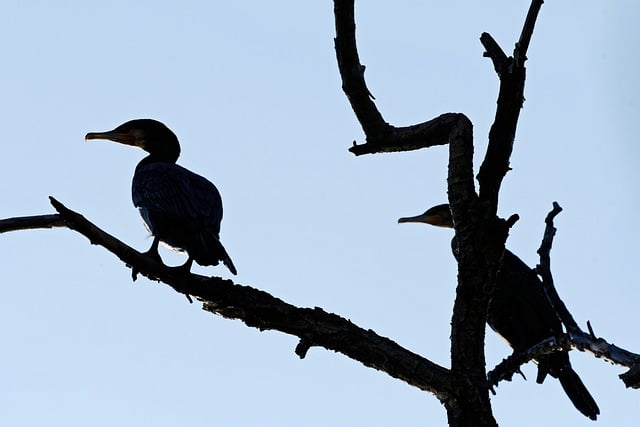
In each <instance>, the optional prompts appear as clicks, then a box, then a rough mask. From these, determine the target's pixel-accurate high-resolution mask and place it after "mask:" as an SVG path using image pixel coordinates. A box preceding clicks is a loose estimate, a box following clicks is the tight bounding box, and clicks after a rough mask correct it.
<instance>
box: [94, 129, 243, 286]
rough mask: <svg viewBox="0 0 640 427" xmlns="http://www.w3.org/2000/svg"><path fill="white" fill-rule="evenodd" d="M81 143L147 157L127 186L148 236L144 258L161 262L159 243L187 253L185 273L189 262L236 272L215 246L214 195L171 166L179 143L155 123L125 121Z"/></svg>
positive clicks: (218, 214) (218, 205) (218, 211)
mask: <svg viewBox="0 0 640 427" xmlns="http://www.w3.org/2000/svg"><path fill="white" fill-rule="evenodd" d="M85 139H86V140H91V139H106V140H110V141H115V142H119V143H121V144H125V145H131V146H134V147H139V148H142V149H143V150H145V151H146V152H148V153H149V155H148V156H147V157H145V158H144V159H142V161H140V163H138V165H137V166H136V170H135V173H134V175H133V182H132V185H131V195H132V198H133V204H134V206H135V207H137V208H138V209H139V211H140V215H141V216H142V219H143V220H144V222H145V224H146V226H147V228H148V229H149V232H150V233H151V234H152V235H153V243H152V244H151V248H150V249H149V250H148V251H147V254H148V255H150V256H152V257H154V258H156V259H158V260H160V261H161V259H160V255H159V254H158V243H159V242H163V243H166V244H167V245H169V246H170V247H172V248H174V249H176V250H179V251H186V252H187V254H188V259H187V262H186V263H185V264H184V265H183V266H182V267H180V268H183V269H185V270H186V271H189V270H190V269H191V265H192V263H193V261H195V262H197V263H198V264H200V265H218V264H219V263H220V261H222V263H223V264H224V265H226V266H227V268H228V269H229V271H231V273H233V274H237V271H236V268H235V266H234V265H233V261H231V258H230V257H229V255H228V254H227V251H226V250H225V248H224V246H222V243H220V237H219V234H220V222H221V221H222V198H221V197H220V193H219V192H218V189H217V188H216V187H215V185H213V184H212V183H211V182H210V181H209V180H207V179H206V178H204V177H202V176H200V175H197V174H195V173H193V172H191V171H189V170H187V169H185V168H183V167H182V166H179V165H177V164H176V160H178V156H179V155H180V144H179V143H178V138H177V137H176V135H175V134H174V133H173V132H172V131H171V130H170V129H169V128H168V127H166V126H165V125H164V124H163V123H160V122H159V121H157V120H151V119H138V120H131V121H128V122H126V123H123V124H121V125H120V126H118V127H117V128H115V129H113V130H110V131H108V132H90V133H88V134H87V135H86V137H85Z"/></svg>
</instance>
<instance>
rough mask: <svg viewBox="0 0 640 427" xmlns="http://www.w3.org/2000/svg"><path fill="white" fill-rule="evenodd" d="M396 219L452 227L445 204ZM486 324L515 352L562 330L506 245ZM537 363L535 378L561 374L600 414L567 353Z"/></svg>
mask: <svg viewBox="0 0 640 427" xmlns="http://www.w3.org/2000/svg"><path fill="white" fill-rule="evenodd" d="M398 222H399V223H402V222H419V223H425V224H431V225H435V226H438V227H447V228H453V219H452V217H451V211H450V209H449V205H447V204H443V205H438V206H434V207H433V208H431V209H429V210H427V211H426V212H425V213H423V214H422V215H418V216H414V217H408V218H400V219H399V220H398ZM454 255H455V251H454ZM487 323H488V324H489V326H491V328H492V329H493V330H494V331H495V332H497V333H498V334H499V335H500V336H502V337H503V338H504V339H505V340H506V341H507V342H508V343H509V345H510V346H511V347H512V348H513V349H514V350H515V351H525V350H527V349H528V348H530V347H532V346H534V345H535V344H537V343H539V342H541V341H543V340H545V339H547V338H550V337H553V336H558V335H560V334H562V333H563V330H562V323H561V322H560V319H559V318H558V316H557V315H556V313H555V311H554V309H553V307H552V305H551V302H550V301H549V299H548V298H547V295H546V293H545V292H544V289H543V288H542V282H541V281H540V279H539V278H538V276H537V275H536V273H535V272H534V271H533V270H532V269H530V268H529V267H528V266H527V265H526V264H525V263H524V262H522V261H521V260H520V258H518V257H517V256H515V255H514V254H513V253H512V252H510V251H508V250H506V249H505V251H504V255H503V258H502V266H501V268H500V270H499V271H498V275H497V277H496V283H495V287H494V290H493V294H492V295H491V298H490V301H489V307H488V311H487ZM536 362H537V363H538V377H537V379H536V382H538V383H542V382H543V381H544V379H545V377H546V375H547V374H550V375H551V376H552V377H554V378H557V379H558V380H559V381H560V384H561V385H562V388H563V389H564V391H565V393H566V394H567V396H568V397H569V399H571V402H572V403H573V405H574V406H575V407H576V408H577V409H578V410H579V411H580V412H581V413H582V414H584V415H585V416H587V417H589V418H590V419H592V420H595V419H596V418H597V416H598V414H599V413H600V409H599V408H598V405H597V404H596V402H595V400H594V399H593V397H592V396H591V394H590V393H589V391H588V390H587V388H586V387H585V385H584V384H583V383H582V380H581V379H580V377H579V376H578V374H577V373H576V372H575V371H574V370H573V368H572V367H571V362H570V361H569V353H568V352H567V351H563V352H556V353H551V354H548V355H544V356H539V357H538V358H537V360H536Z"/></svg>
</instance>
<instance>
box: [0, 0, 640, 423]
mask: <svg viewBox="0 0 640 427" xmlns="http://www.w3.org/2000/svg"><path fill="white" fill-rule="evenodd" d="M541 6H542V1H541V0H533V1H532V3H531V6H530V9H529V12H528V14H527V18H526V20H525V23H524V26H523V29H522V33H521V35H520V38H519V40H518V42H517V43H516V45H515V49H514V51H513V54H512V55H511V56H508V55H507V54H506V53H505V52H504V51H503V49H502V48H501V47H500V46H499V45H498V44H497V43H496V42H495V40H494V39H493V38H492V37H491V36H490V35H489V34H488V33H484V34H482V36H481V38H480V41H481V43H482V45H483V46H484V48H485V50H486V52H485V56H487V57H488V58H490V59H491V61H492V63H493V66H494V68H495V71H496V73H497V75H498V77H499V79H500V90H499V94H498V104H497V110H496V115H495V120H494V123H493V125H492V127H491V131H490V134H489V145H488V148H487V152H486V154H485V157H484V161H483V163H482V165H481V166H480V169H479V173H478V175H477V180H478V186H479V190H478V191H476V189H475V184H474V172H473V164H472V157H473V133H472V124H471V122H470V121H469V119H468V118H467V117H466V116H465V115H464V114H461V113H446V114H443V115H441V116H439V117H436V118H434V119H432V120H429V121H426V122H423V123H420V124H416V125H412V126H407V127H395V126H393V125H391V124H389V123H387V122H386V121H385V120H384V118H383V116H382V114H381V113H380V112H379V110H378V109H377V107H376V105H375V103H374V102H373V99H372V96H371V94H370V93H369V90H368V89H367V86H366V83H365V79H364V69H365V67H364V66H363V65H362V64H361V63H360V60H359V57H358V52H357V47H356V33H355V19H354V1H353V0H334V13H335V24H336V38H335V48H336V54H337V59H338V67H339V70H340V75H341V77H342V87H343V90H344V92H345V94H346V95H347V98H348V99H349V102H350V103H351V106H352V107H353V111H354V113H355V115H356V117H357V119H358V121H359V122H360V124H361V125H362V128H363V130H364V133H365V135H366V142H365V143H363V144H355V143H354V145H353V146H352V147H351V148H350V151H351V152H352V153H354V154H355V155H358V156H359V155H364V154H372V153H383V152H397V151H409V150H416V149H421V148H428V147H431V146H435V145H444V144H448V145H449V165H448V194H449V204H450V206H451V211H452V215H453V219H454V223H455V231H456V236H457V237H456V238H457V242H458V244H459V248H458V250H459V251H460V254H461V256H460V257H459V259H460V261H459V265H458V285H457V288H456V300H455V305H454V310H453V315H452V322H451V328H452V329H451V366H450V367H445V366H440V365H438V364H436V363H434V362H432V361H430V360H429V359H428V358H426V357H424V356H421V355H418V354H415V353H413V352H411V351H409V350H407V349H405V348H403V347H402V346H400V345H399V344H397V343H395V342H394V341H392V340H391V339H389V338H386V337H382V336H380V335H378V334H376V333H375V332H374V331H372V330H370V329H365V328H362V327H359V326H357V325H355V324H353V323H352V322H350V321H349V320H347V319H345V318H343V317H341V316H339V315H336V314H332V313H327V312H326V311H324V310H323V309H321V308H319V307H315V308H301V307H295V306H293V305H291V304H288V303H287V302H285V301H282V300H281V299H278V298H276V297H274V296H272V295H270V294H268V293H266V292H264V291H261V290H259V289H256V288H253V287H250V286H244V285H240V284H236V283H234V282H233V281H231V280H225V279H222V278H219V277H204V276H200V275H196V274H190V273H185V272H180V271H176V270H175V269H171V268H169V267H166V266H164V265H163V264H162V263H159V262H158V261H156V260H155V259H153V258H150V257H147V256H145V255H143V254H141V253H140V252H138V251H136V250H135V249H133V248H131V247H129V246H127V245H126V244H124V243H123V242H121V241H120V240H118V239H116V238H115V237H113V236H111V235H109V234H107V233H106V232H104V231H102V230H101V229H100V228H98V227H97V226H96V225H94V224H92V223H91V222H90V221H88V220H87V219H86V218H84V217H83V216H82V215H80V214H78V213H76V212H74V211H72V210H70V209H68V208H67V207H65V206H64V205H63V204H62V203H60V202H58V201H57V200H55V199H54V198H53V197H52V198H51V203H52V205H53V207H54V208H55V210H56V211H57V213H55V214H48V215H39V216H32V217H20V218H8V219H4V220H0V233H2V232H7V231H14V230H25V229H32V228H51V227H66V228H69V229H71V230H74V231H76V232H78V233H81V234H83V235H84V236H86V237H87V238H88V239H89V241H90V242H91V243H92V244H97V245H101V246H103V247H104V248H106V249H107V250H108V251H110V252H112V253H113V254H114V255H116V256H117V257H118V258H120V259H121V260H122V261H123V262H124V263H125V264H126V265H127V266H128V267H130V268H132V270H133V271H136V272H139V273H140V274H142V275H144V276H146V277H148V278H150V279H152V280H157V281H159V282H162V283H165V284H167V285H169V286H171V287H172V288H173V289H175V290H176V291H177V292H180V293H183V294H185V295H187V296H193V297H195V298H196V299H197V300H198V301H200V302H202V307H203V309H204V310H206V311H209V312H211V313H214V314H218V315H220V316H222V317H225V318H229V319H238V320H241V321H243V322H244V323H245V324H246V325H247V326H251V327H255V328H258V329H260V330H278V331H281V332H284V333H286V334H291V335H294V336H297V337H299V343H298V345H297V347H296V348H295V352H296V354H297V355H298V356H299V357H300V358H304V357H305V355H306V354H307V352H308V351H309V349H310V348H311V347H324V348H326V349H330V350H334V351H337V352H340V353H342V354H344V355H345V356H347V357H350V358H352V359H354V360H357V361H359V362H361V363H362V364H363V365H365V366H368V367H371V368H375V369H377V370H380V371H382V372H385V373H387V374H388V375H390V376H392V377H394V378H398V379H400V380H402V381H404V382H406V383H407V384H410V385H412V386H414V387H417V388H419V389H421V390H424V391H427V392H430V393H431V394H433V395H434V396H435V397H436V398H437V399H439V400H440V401H441V402H442V403H443V404H444V406H445V408H446V410H447V413H448V419H449V425H451V426H496V425H497V422H496V420H495V419H494V417H493V414H492V410H491V404H490V399H489V391H490V389H491V386H492V385H494V384H497V383H498V382H499V381H501V380H504V379H509V378H510V377H511V376H512V375H513V373H514V372H517V371H518V370H519V367H520V366H521V365H522V364H523V363H526V362H528V361H529V360H532V359H534V358H536V356H539V355H541V354H544V353H549V352H554V351H566V350H569V349H577V350H581V351H589V352H591V353H593V354H594V355H595V356H596V357H600V358H603V359H605V360H608V361H610V362H613V363H617V364H619V365H622V366H626V367H628V368H630V369H629V371H628V372H627V373H625V374H623V375H621V376H620V377H621V379H622V380H623V381H624V383H625V385H626V386H627V387H634V388H638V387H640V375H639V372H640V363H639V361H640V356H639V355H636V354H633V353H630V352H627V351H625V350H622V349H620V348H618V347H615V346H613V345H610V344H608V343H607V342H606V341H605V340H604V339H602V338H598V337H596V336H595V334H594V333H593V331H592V330H591V329H590V331H589V333H585V332H583V331H582V330H581V329H580V328H579V327H578V325H577V323H576V322H575V321H574V320H573V319H572V318H571V315H570V314H569V312H568V310H566V308H565V306H564V304H563V303H562V301H561V300H560V299H559V297H558V296H557V293H556V292H555V289H554V288H553V279H552V276H551V271H550V268H549V251H550V249H551V241H552V238H553V233H554V230H555V229H554V228H553V216H555V215H556V214H557V213H558V211H559V207H557V206H555V205H554V210H553V211H552V212H551V213H550V215H549V217H548V218H547V230H546V232H545V236H544V238H543V243H542V246H541V248H540V251H539V253H540V257H541V262H540V266H539V269H538V271H539V274H540V276H541V277H542V278H543V281H544V284H545V287H546V290H547V292H548V294H549V296H550V298H551V300H552V301H553V306H554V307H555V308H556V310H557V312H558V315H559V316H560V318H561V319H562V321H563V323H564V325H565V327H566V330H567V333H566V334H564V335H563V336H560V337H554V338H550V339H548V340H545V341H543V342H541V343H539V344H538V345H536V346H534V347H532V348H531V349H529V350H528V351H526V352H520V353H517V354H513V355H512V356H510V357H509V358H507V359H505V360H504V361H503V362H502V363H500V364H499V365H498V366H497V367H495V368H494V369H493V370H491V371H490V372H489V374H487V369H486V363H485V353H484V336H485V325H486V320H487V305H488V302H489V298H490V295H491V291H492V288H493V284H494V280H495V277H496V274H497V272H498V270H499V268H500V259H501V256H502V253H503V251H504V245H505V241H506V239H507V235H508V232H509V229H510V227H512V226H513V225H514V224H515V222H516V221H517V219H518V218H517V215H513V216H511V217H510V218H509V219H506V220H505V219H501V218H498V217H497V215H496V213H497V204H498V194H499V191H500V186H501V183H502V180H503V178H504V177H505V175H506V173H507V171H508V170H509V158H510V155H511V152H512V150H513V143H514V138H515V132H516V126H517V122H518V116H519V113H520V109H521V107H522V103H523V99H524V84H525V61H526V59H527V57H526V54H527V49H528V46H529V42H530V40H531V37H532V34H533V29H534V25H535V21H536V18H537V15H538V12H539V10H540V8H541Z"/></svg>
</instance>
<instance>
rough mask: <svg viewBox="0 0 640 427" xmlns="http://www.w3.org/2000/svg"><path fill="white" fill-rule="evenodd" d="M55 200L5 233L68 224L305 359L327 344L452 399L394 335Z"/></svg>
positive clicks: (2, 226)
mask: <svg viewBox="0 0 640 427" xmlns="http://www.w3.org/2000/svg"><path fill="white" fill-rule="evenodd" d="M50 199H51V204H52V205H53V206H54V208H55V209H56V210H57V211H58V214H54V215H41V216H32V217H23V218H9V219H5V220H0V232H3V231H15V230H21V229H33V228H51V227H67V228H69V229H71V230H74V231H77V232H78V233H80V234H82V235H84V236H85V237H87V238H88V239H89V241H90V242H91V244H94V245H100V246H102V247H104V248H105V249H107V250H108V251H109V252H111V253H113V254H114V255H116V256H117V257H118V258H120V260H122V261H123V262H124V263H125V264H126V265H127V266H129V267H131V268H132V270H134V271H138V272H139V273H140V274H142V275H144V276H146V277H148V278H150V279H152V280H158V281H161V282H163V283H166V284H167V285H169V286H171V287H172V288H173V289H174V290H175V291H176V292H179V293H182V294H185V295H192V296H194V297H196V298H197V299H198V300H199V301H201V302H202V303H203V309H204V310H206V311H209V312H211V313H214V314H218V315H220V316H222V317H225V318H228V319H238V320H242V321H243V322H244V323H245V324H246V325H247V326H251V327H254V328H258V329H260V330H261V331H264V330H277V331H281V332H284V333H286V334H290V335H294V336H297V337H299V338H300V339H301V344H299V345H298V347H297V348H296V353H297V354H298V355H299V356H300V357H304V355H305V354H306V352H307V350H308V349H309V348H310V347H312V346H319V347H324V348H326V349H328V350H333V351H336V352H339V353H342V354H344V355H346V356H348V357H350V358H352V359H354V360H357V361H359V362H360V363H362V364H363V365H365V366H368V367H370V368H374V369H377V370H379V371H382V372H385V373H387V374H388V375H390V376H392V377H394V378H398V379H400V380H402V381H405V382H407V383H408V384H410V385H412V386H414V387H417V388H419V389H421V390H424V391H428V392H431V393H433V394H434V395H435V396H437V397H438V399H440V400H441V401H442V402H448V401H449V400H451V396H452V394H451V389H452V384H451V375H450V371H449V370H448V369H446V368H444V367H442V366H439V365H437V364H435V363H433V362H431V361H429V360H427V359H425V358H424V357H422V356H419V355H417V354H415V353H412V352H411V351H409V350H407V349H405V348H403V347H401V346H400V345H398V344H396V343H395V342H393V341H392V340H390V339H389V338H385V337H382V336H380V335H377V334H376V333H375V332H374V331H372V330H370V329H369V330H367V329H363V328H361V327H359V326H357V325H354V324H353V323H352V322H351V321H349V320H347V319H345V318H343V317H340V316H338V315H336V314H332V313H327V312H326V311H324V310H322V309H321V308H319V307H315V308H300V307H296V306H293V305H291V304H288V303H286V302H284V301H282V300H281V299H279V298H276V297H274V296H272V295H270V294H268V293H267V292H264V291H261V290H259V289H255V288H252V287H250V286H242V285H238V284H235V283H233V281H231V280H226V279H222V278H220V277H204V276H200V275H197V274H192V273H185V272H184V271H183V270H180V269H176V268H172V267H167V266H165V265H164V264H162V263H160V262H158V261H156V260H155V259H154V258H152V257H148V256H146V255H144V254H141V253H140V252H138V251H136V250H135V249H133V248H131V247H130V246H127V245H126V244H124V243H123V242H121V241H120V240H118V239H116V238H115V237H113V236H111V235H109V234H107V233H106V232H104V231H102V230H101V229H100V228H98V227H97V226H96V225H94V224H92V223H91V222H89V221H88V220H87V219H86V218H84V217H83V216H82V215H80V214H78V213H77V212H74V211H72V210H70V209H68V208H67V207H65V206H64V205H63V204H62V203H60V202H58V201H57V200H56V199H54V198H53V197H51V198H50Z"/></svg>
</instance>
